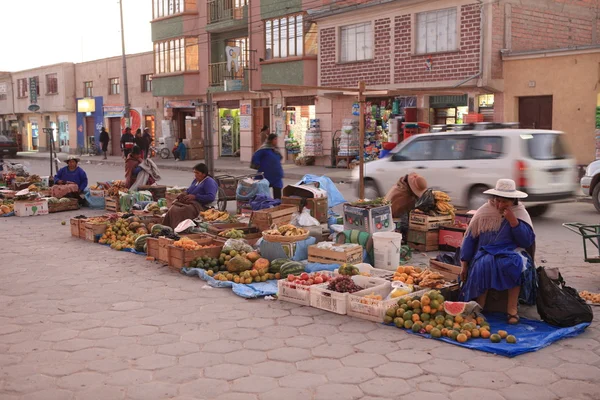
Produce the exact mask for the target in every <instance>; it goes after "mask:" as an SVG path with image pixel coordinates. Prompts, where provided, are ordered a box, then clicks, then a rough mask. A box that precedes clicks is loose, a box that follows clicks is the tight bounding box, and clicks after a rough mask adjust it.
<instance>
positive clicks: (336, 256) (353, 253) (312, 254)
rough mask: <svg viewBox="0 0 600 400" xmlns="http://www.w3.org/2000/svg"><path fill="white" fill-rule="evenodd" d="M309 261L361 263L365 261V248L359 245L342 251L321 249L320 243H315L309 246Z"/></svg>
mask: <svg viewBox="0 0 600 400" xmlns="http://www.w3.org/2000/svg"><path fill="white" fill-rule="evenodd" d="M308 261H309V262H314V263H320V264H340V265H341V264H360V263H361V262H362V261H363V248H362V246H360V245H358V246H356V247H354V248H350V249H345V250H344V251H343V252H341V251H333V250H329V249H320V248H319V247H318V245H316V244H313V245H312V246H308Z"/></svg>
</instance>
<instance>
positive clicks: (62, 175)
mask: <svg viewBox="0 0 600 400" xmlns="http://www.w3.org/2000/svg"><path fill="white" fill-rule="evenodd" d="M77 164H79V158H77V157H75V156H69V157H68V158H67V166H66V167H63V168H61V169H60V170H58V172H57V173H56V175H55V176H54V183H56V184H58V185H63V184H66V183H74V184H76V185H77V187H78V188H79V191H80V192H83V191H84V190H85V188H86V187H87V185H88V178H87V174H86V173H85V171H84V170H83V169H82V168H81V167H79V166H78V165H77Z"/></svg>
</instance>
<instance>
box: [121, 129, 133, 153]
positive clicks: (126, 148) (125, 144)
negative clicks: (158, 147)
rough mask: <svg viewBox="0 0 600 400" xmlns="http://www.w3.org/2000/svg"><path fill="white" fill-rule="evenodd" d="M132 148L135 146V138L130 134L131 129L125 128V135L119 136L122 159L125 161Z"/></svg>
mask: <svg viewBox="0 0 600 400" xmlns="http://www.w3.org/2000/svg"><path fill="white" fill-rule="evenodd" d="M133 146H135V138H134V137H133V135H132V134H131V128H125V133H123V136H121V150H123V158H124V159H127V156H128V155H129V154H130V153H131V149H133Z"/></svg>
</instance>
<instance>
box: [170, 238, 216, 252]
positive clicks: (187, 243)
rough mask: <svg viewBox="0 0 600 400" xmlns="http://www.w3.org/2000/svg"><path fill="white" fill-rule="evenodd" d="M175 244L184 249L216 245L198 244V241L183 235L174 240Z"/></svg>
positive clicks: (197, 248)
mask: <svg viewBox="0 0 600 400" xmlns="http://www.w3.org/2000/svg"><path fill="white" fill-rule="evenodd" d="M173 246H175V247H179V248H182V249H184V250H200V249H205V248H208V247H214V246H210V245H206V246H203V245H200V244H198V242H196V241H194V240H192V239H190V238H188V237H185V236H184V237H182V238H181V239H179V240H177V241H175V242H173Z"/></svg>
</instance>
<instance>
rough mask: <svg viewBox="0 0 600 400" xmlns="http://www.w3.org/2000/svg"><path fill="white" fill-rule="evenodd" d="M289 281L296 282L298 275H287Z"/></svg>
mask: <svg viewBox="0 0 600 400" xmlns="http://www.w3.org/2000/svg"><path fill="white" fill-rule="evenodd" d="M287 280H288V282H294V281H295V280H296V277H295V276H294V275H292V274H289V275H288V277H287Z"/></svg>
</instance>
